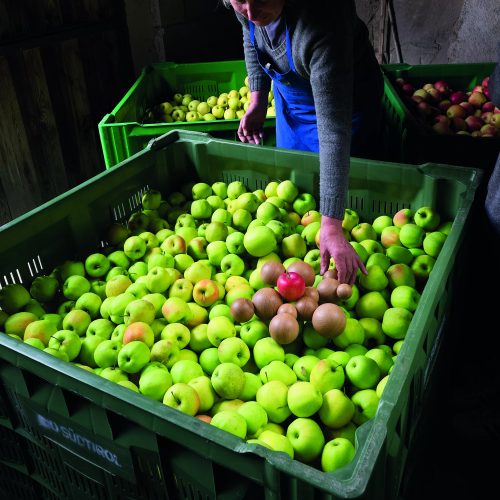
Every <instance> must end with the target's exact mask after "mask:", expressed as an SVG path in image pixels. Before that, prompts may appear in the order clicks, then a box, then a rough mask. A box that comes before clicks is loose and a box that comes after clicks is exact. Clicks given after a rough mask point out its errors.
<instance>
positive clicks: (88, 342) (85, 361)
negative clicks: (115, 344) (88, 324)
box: [76, 335, 104, 368]
mask: <svg viewBox="0 0 500 500" xmlns="http://www.w3.org/2000/svg"><path fill="white" fill-rule="evenodd" d="M101 342H104V339H103V338H102V337H98V336H96V335H92V336H91V337H84V338H83V339H82V345H81V347H80V352H79V353H78V356H77V358H76V359H77V360H78V361H79V362H80V363H81V364H82V365H85V366H90V367H91V368H96V367H97V363H96V362H95V359H94V353H95V350H96V348H97V346H98V345H99V344H100V343H101Z"/></svg>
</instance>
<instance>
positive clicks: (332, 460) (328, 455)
mask: <svg viewBox="0 0 500 500" xmlns="http://www.w3.org/2000/svg"><path fill="white" fill-rule="evenodd" d="M355 453H356V450H355V448H354V445H353V444H352V443H351V442H350V441H349V440H348V439H346V438H341V437H339V438H335V439H332V440H331V441H328V442H327V443H326V444H325V446H324V447H323V451H322V452H321V468H322V469H323V471H324V472H333V471H335V470H337V469H340V468H342V467H344V466H345V465H347V464H348V463H349V462H351V461H352V459H353V458H354V455H355Z"/></svg>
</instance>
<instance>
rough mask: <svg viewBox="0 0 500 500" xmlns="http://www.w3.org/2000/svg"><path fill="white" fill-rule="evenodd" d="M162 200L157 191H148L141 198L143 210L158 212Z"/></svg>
mask: <svg viewBox="0 0 500 500" xmlns="http://www.w3.org/2000/svg"><path fill="white" fill-rule="evenodd" d="M161 200H162V197H161V193H160V191H158V190H157V189H148V190H147V191H145V192H144V193H143V195H142V197H141V203H142V208H143V209H145V210H156V209H157V208H158V207H159V206H160V202H161Z"/></svg>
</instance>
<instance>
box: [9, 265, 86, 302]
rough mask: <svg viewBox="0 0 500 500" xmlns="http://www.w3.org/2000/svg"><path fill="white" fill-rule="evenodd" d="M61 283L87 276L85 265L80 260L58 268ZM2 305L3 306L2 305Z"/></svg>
mask: <svg viewBox="0 0 500 500" xmlns="http://www.w3.org/2000/svg"><path fill="white" fill-rule="evenodd" d="M57 274H58V275H59V282H60V283H61V284H62V283H64V282H65V281H66V280H67V279H68V278H69V277H70V276H74V275H79V276H85V265H84V263H83V262H81V261H79V260H65V261H64V262H63V263H62V264H61V265H60V266H59V267H58V268H57ZM0 305H1V304H0Z"/></svg>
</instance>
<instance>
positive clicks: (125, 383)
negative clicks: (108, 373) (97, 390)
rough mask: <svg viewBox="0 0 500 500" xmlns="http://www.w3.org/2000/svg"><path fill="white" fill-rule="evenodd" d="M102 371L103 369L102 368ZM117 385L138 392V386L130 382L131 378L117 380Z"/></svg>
mask: <svg viewBox="0 0 500 500" xmlns="http://www.w3.org/2000/svg"><path fill="white" fill-rule="evenodd" d="M103 371H104V370H103ZM117 384H118V385H121V386H122V387H126V388H127V389H130V390H131V391H134V392H139V387H137V385H136V384H135V383H134V382H132V381H131V380H128V379H127V380H119V381H118V382H117Z"/></svg>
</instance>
